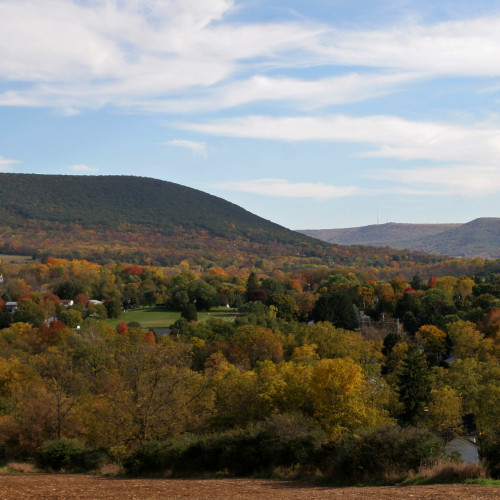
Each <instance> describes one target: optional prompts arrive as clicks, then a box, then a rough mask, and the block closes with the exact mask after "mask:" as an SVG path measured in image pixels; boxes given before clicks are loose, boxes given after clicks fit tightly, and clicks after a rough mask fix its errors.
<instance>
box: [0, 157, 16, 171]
mask: <svg viewBox="0 0 500 500" xmlns="http://www.w3.org/2000/svg"><path fill="white" fill-rule="evenodd" d="M16 163H21V162H20V161H19V160H11V159H9V158H4V157H3V156H0V172H11V171H12V168H11V165H15V164H16Z"/></svg>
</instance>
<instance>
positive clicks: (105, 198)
mask: <svg viewBox="0 0 500 500" xmlns="http://www.w3.org/2000/svg"><path fill="white" fill-rule="evenodd" d="M0 216H1V218H2V224H4V225H9V226H11V227H13V228H15V227H23V226H25V225H27V224H30V223H36V224H37V225H39V226H41V227H42V228H44V227H54V224H78V225H81V226H82V227H84V228H94V229H95V228H113V229H115V228H120V229H125V230H126V229H130V228H133V226H151V227H154V228H155V229H156V230H158V231H168V232H172V231H175V230H177V229H179V228H182V229H184V230H196V231H199V230H205V231H208V232H209V233H210V234H211V235H213V236H223V237H228V236H236V235H241V234H244V235H246V236H249V237H252V236H255V237H258V236H259V234H262V233H268V234H269V235H271V234H272V238H273V239H277V240H279V241H282V242H288V243H293V242H297V243H299V242H303V241H305V238H304V236H303V235H300V234H299V233H296V232H294V231H290V230H288V229H286V228H284V227H282V226H279V225H278V224H275V223H273V222H270V221H268V220H265V219H263V218H261V217H258V216H256V215H254V214H252V213H250V212H248V211H247V210H244V209H243V208H241V207H239V206H237V205H234V204H233V203H230V202H228V201H225V200H223V199H222V198H218V197H216V196H212V195H209V194H207V193H204V192H202V191H198V190H196V189H192V188H189V187H185V186H181V185H179V184H174V183H172V182H167V181H161V180H156V179H151V178H146V177H132V176H77V175H36V174H7V173H3V174H0Z"/></svg>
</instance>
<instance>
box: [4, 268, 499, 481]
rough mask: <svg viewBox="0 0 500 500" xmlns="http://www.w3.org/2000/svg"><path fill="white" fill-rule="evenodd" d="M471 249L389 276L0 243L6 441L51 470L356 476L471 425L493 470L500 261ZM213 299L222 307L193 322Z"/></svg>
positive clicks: (380, 473) (429, 453)
mask: <svg viewBox="0 0 500 500" xmlns="http://www.w3.org/2000/svg"><path fill="white" fill-rule="evenodd" d="M474 265H475V266H476V267H477V269H478V271H479V272H477V273H476V272H475V273H472V274H469V275H466V274H458V275H456V276H453V275H448V276H442V277H439V278H437V277H429V276H424V275H415V276H414V277H413V278H412V279H411V280H405V279H404V278H401V277H399V278H392V279H390V280H388V281H383V280H372V279H366V276H365V275H366V272H365V271H363V270H359V271H357V272H352V270H349V269H332V268H328V267H327V266H315V267H314V266H313V267H310V268H307V269H305V268H304V269H301V270H297V271H289V272H284V271H282V270H278V269H273V268H269V269H268V270H267V271H263V270H262V269H260V268H252V269H237V268H234V267H228V268H225V269H223V268H216V267H212V268H210V269H203V267H202V266H194V265H190V264H189V263H188V262H186V261H185V262H182V263H181V264H179V265H177V266H175V267H155V266H141V265H137V264H133V263H128V264H127V263H117V262H109V263H107V264H105V265H100V264H97V263H92V262H89V261H85V260H66V259H55V258H47V259H46V260H45V261H43V262H42V261H31V262H25V263H13V262H8V259H4V261H2V262H1V263H0V275H1V276H2V282H1V283H0V296H1V297H2V298H1V299H0V310H1V312H0V453H1V454H2V455H3V457H4V459H5V460H6V461H8V460H36V461H37V463H38V464H39V466H41V467H47V468H50V469H52V470H58V469H64V470H71V469H74V470H86V469H88V468H93V467H95V466H97V464H98V463H99V462H100V461H102V460H108V461H113V462H116V463H119V464H121V466H122V467H124V468H125V469H126V470H127V471H129V472H131V473H136V474H137V473H154V472H161V473H165V472H166V471H169V473H171V474H174V475H184V474H192V473H196V474H198V473H205V472H211V473H216V472H217V473H219V472H221V471H222V472H224V471H225V472H226V473H230V474H237V475H246V474H255V473H270V471H272V470H275V469H276V467H297V466H300V467H301V468H302V469H303V470H309V471H314V470H320V471H322V473H323V474H326V475H327V476H328V477H330V478H332V479H334V480H339V481H340V480H342V481H347V482H356V481H360V480H375V479H384V474H386V473H387V470H392V471H393V473H394V475H396V476H398V475H399V476H401V475H404V474H408V473H409V471H411V470H416V469H418V467H419V466H422V465H430V464H432V463H435V462H436V461H438V460H440V459H441V458H442V453H443V445H444V442H445V441H446V440H449V439H451V438H452V437H454V436H456V435H465V434H468V433H470V432H476V434H477V435H478V437H479V439H480V448H481V453H482V456H483V457H484V459H485V461H486V462H485V463H486V465H487V468H488V473H489V474H490V475H492V476H498V475H499V473H500V468H499V464H498V445H499V444H500V434H499V429H498V422H499V421H500V413H499V411H500V405H498V401H499V396H500V363H499V357H500V351H499V348H500V344H499V338H500V273H498V268H497V271H496V272H490V271H489V269H490V268H491V265H492V263H487V262H486V263H485V262H482V266H479V263H478V262H476V263H475V264H474ZM497 265H498V263H497ZM68 300H71V301H73V302H72V305H71V302H65V301H68ZM12 302H16V303H17V304H16V305H17V309H15V310H9V309H8V308H9V304H12ZM221 305H222V306H224V307H226V306H230V308H231V310H232V311H234V313H233V314H234V317H233V320H232V321H224V320H222V319H217V318H211V319H209V320H207V321H203V322H202V321H197V314H198V313H199V312H200V311H202V310H210V309H211V308H213V307H217V306H221ZM153 306H156V307H157V308H164V309H165V310H167V309H168V310H177V311H180V312H181V315H182V317H181V319H179V320H177V321H176V322H175V323H174V324H173V325H171V327H170V335H166V336H162V337H157V336H156V335H155V333H154V332H153V331H150V330H148V329H144V328H142V326H141V325H140V324H137V323H130V322H127V321H126V317H127V314H126V313H125V314H123V312H122V311H123V309H124V308H137V307H153ZM108 317H118V318H119V319H122V318H123V320H122V321H121V322H120V323H118V326H117V327H116V328H114V327H112V326H110V324H109V323H108V322H107V321H106V318H108ZM455 458H456V457H455Z"/></svg>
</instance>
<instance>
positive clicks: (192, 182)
mask: <svg viewBox="0 0 500 500" xmlns="http://www.w3.org/2000/svg"><path fill="white" fill-rule="evenodd" d="M0 172H14V173H37V174H68V175H135V176H143V177H153V178H156V179H161V180H166V181H171V182H175V183H179V184H182V185H185V186H189V187H192V188H196V189H200V190H202V191H205V192H208V193H210V194H213V195H216V196H219V197H221V198H224V199H226V200H228V201H231V202H233V203H236V204H237V205H240V206H242V207H243V208H245V209H247V210H249V211H250V212H253V213H255V214H257V215H259V216H261V217H264V218H265V219H269V220H272V221H273V222H277V223H278V224H281V225H283V226H286V227H288V228H291V229H320V228H341V227H357V226H364V225H369V224H377V223H385V222H401V223H444V222H468V221H471V220H473V219H475V218H477V217H500V2H499V1H498V0H475V1H474V2H472V1H471V0H439V1H436V0H432V1H430V0H418V1H417V0H415V1H414V0H307V1H304V0H0ZM75 195H77V194H75ZM147 202H148V200H144V203H145V204H147Z"/></svg>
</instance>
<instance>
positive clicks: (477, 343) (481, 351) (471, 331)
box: [447, 321, 494, 361]
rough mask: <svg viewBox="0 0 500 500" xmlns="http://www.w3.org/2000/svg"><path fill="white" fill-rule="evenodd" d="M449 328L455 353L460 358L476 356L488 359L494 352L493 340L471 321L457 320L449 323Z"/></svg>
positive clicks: (482, 359) (483, 359) (480, 358)
mask: <svg viewBox="0 0 500 500" xmlns="http://www.w3.org/2000/svg"><path fill="white" fill-rule="evenodd" d="M447 330H448V336H449V337H450V339H451V341H452V343H453V350H452V352H453V355H454V356H455V357H456V358H458V359H466V358H476V359H478V360H480V361H487V360H488V359H489V357H490V354H492V353H493V352H494V344H493V340H492V339H485V338H484V335H483V334H482V333H481V332H480V331H479V330H478V329H477V328H476V326H475V325H474V323H471V322H470V321H455V322H454V323H451V324H449V325H448V328H447Z"/></svg>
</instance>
